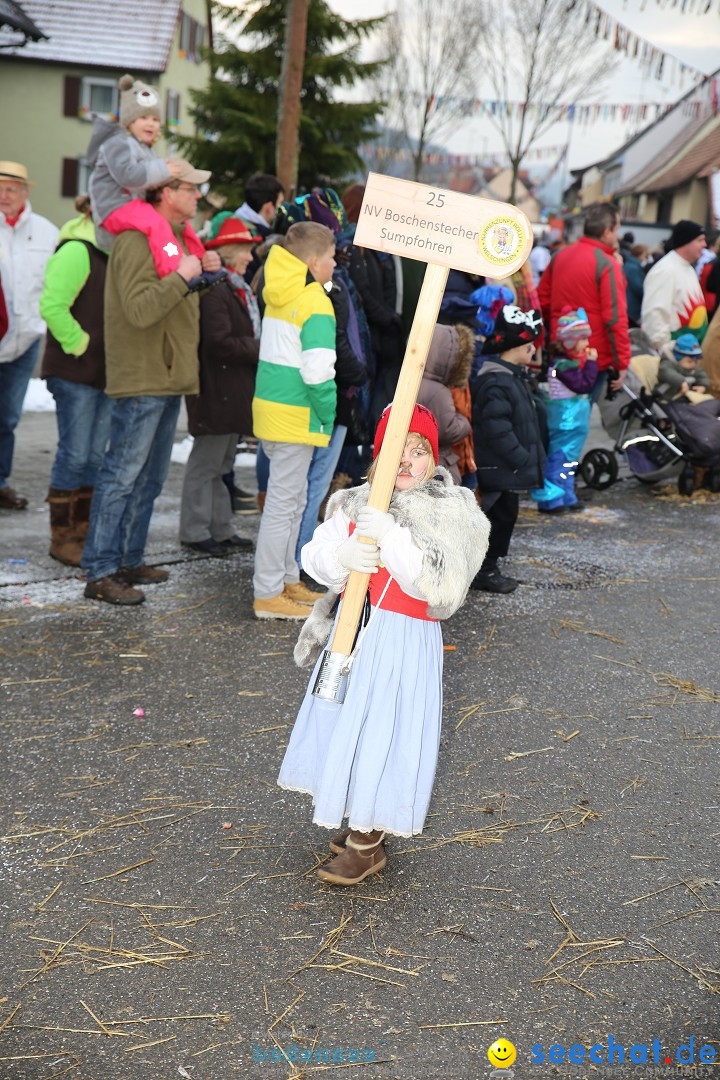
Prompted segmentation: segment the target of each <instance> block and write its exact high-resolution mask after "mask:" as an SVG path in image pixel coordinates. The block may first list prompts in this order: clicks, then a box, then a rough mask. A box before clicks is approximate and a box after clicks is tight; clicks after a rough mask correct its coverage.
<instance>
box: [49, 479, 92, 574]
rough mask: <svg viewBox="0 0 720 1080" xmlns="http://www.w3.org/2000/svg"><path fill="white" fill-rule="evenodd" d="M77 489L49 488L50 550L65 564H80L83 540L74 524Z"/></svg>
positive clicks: (54, 557)
mask: <svg viewBox="0 0 720 1080" xmlns="http://www.w3.org/2000/svg"><path fill="white" fill-rule="evenodd" d="M74 496H75V491H62V490H61V489H60V488H52V487H51V488H49V489H48V493H47V498H46V500H45V502H46V503H48V504H49V506H50V552H49V554H50V555H51V556H52V557H53V559H57V561H58V562H61V563H64V564H65V566H79V565H80V559H81V557H82V549H83V546H82V542H81V541H80V540H78V538H77V535H76V533H75V528H74V526H73V513H72V509H73V499H74Z"/></svg>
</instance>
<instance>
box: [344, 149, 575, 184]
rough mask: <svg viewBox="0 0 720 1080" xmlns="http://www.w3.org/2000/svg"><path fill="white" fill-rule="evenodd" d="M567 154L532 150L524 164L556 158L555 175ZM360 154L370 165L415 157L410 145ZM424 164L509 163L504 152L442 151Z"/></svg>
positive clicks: (424, 156) (428, 156) (424, 157)
mask: <svg viewBox="0 0 720 1080" xmlns="http://www.w3.org/2000/svg"><path fill="white" fill-rule="evenodd" d="M567 152H568V146H567V143H565V144H564V145H563V146H543V147H533V148H531V149H530V150H529V151H528V152H527V153H526V154H525V155H524V157H523V161H526V160H530V159H535V160H542V159H543V158H549V157H554V158H556V160H555V163H554V164H553V166H552V168H551V169H550V171H549V173H548V174H547V175H548V176H553V175H554V174H555V173H556V172H557V170H558V169H559V168H560V165H561V164H562V163H563V161H564V160H565V158H566V157H567ZM359 154H360V156H361V157H362V158H363V160H364V161H366V162H368V163H369V162H383V163H388V162H393V161H411V160H413V159H414V157H415V154H414V153H413V151H412V150H411V149H410V148H409V147H407V146H399V147H394V146H373V145H372V144H370V143H368V144H366V145H364V146H361V147H360V148H359ZM422 161H423V164H424V165H443V166H445V167H446V168H473V167H474V168H482V167H485V166H491V165H492V166H493V167H495V168H497V167H499V166H503V165H505V163H506V162H507V155H506V154H505V153H499V154H498V153H495V154H451V153H449V152H447V151H444V150H443V151H433V152H426V153H423V154H422Z"/></svg>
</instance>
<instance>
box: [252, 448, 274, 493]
mask: <svg viewBox="0 0 720 1080" xmlns="http://www.w3.org/2000/svg"><path fill="white" fill-rule="evenodd" d="M255 478H256V480H257V486H258V491H264V492H266V491H267V489H268V480H269V479H270V459H269V457H268V456H267V454H266V453H265V451H264V450H263V444H262V443H261V442H259V443H258V447H257V453H256V455H255Z"/></svg>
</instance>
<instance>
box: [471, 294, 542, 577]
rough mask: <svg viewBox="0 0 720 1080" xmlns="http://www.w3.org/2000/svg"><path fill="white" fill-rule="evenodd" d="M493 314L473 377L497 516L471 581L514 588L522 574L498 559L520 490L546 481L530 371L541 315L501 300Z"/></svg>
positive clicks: (478, 447) (477, 434)
mask: <svg viewBox="0 0 720 1080" xmlns="http://www.w3.org/2000/svg"><path fill="white" fill-rule="evenodd" d="M491 314H492V315H493V316H494V319H495V324H494V326H493V329H492V331H491V333H490V334H489V335H488V337H487V338H486V339H485V344H484V345H483V354H484V356H485V362H484V363H483V366H482V367H481V368H480V372H479V374H478V376H477V378H476V379H475V381H474V382H473V383H472V385H471V393H472V423H473V438H474V441H475V461H476V463H477V478H478V488H479V490H480V492H481V493H482V508H483V510H484V511H485V513H486V514H487V516H488V518H489V520H490V544H489V547H488V552H487V555H486V557H485V561H484V562H483V564H482V566H481V567H480V571H479V572H478V573H477V574H476V575H475V578H474V580H473V582H472V585H471V588H473V589H480V590H481V591H482V592H491V593H511V592H513V591H514V590H515V589H516V588H517V587H518V584H519V582H518V581H517V580H516V579H515V578H511V577H509V576H507V575H506V574H503V573H501V571H500V569H499V567H498V559H501V558H504V557H505V556H506V555H507V553H508V549H509V547H510V538H511V537H512V534H513V529H514V528H515V522H516V521H517V517H518V512H519V509H520V494H519V493H520V492H521V491H527V489H528V488H532V487H537V486H539V485H540V484H542V482H543V475H544V473H543V470H544V466H545V447H544V443H543V436H542V427H541V424H544V415H543V414H544V408H543V407H542V402H540V401H539V399H537V398H536V397H535V395H534V394H533V391H532V386H531V382H530V375H529V372H528V365H529V364H530V362H531V361H532V359H533V357H534V355H535V341H536V339H537V337H538V335H539V334H540V331H541V329H542V316H541V314H540V312H539V311H538V310H535V309H531V310H530V311H521V310H520V308H518V307H516V306H515V305H514V304H503V302H502V300H498V301H496V302H495V304H493V305H492V307H491Z"/></svg>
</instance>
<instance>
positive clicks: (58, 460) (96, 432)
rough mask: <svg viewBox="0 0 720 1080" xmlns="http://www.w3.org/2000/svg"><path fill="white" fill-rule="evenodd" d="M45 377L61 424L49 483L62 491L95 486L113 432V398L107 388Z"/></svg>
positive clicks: (53, 376) (52, 376)
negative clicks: (111, 424)
mask: <svg viewBox="0 0 720 1080" xmlns="http://www.w3.org/2000/svg"><path fill="white" fill-rule="evenodd" d="M46 381H47V388H48V390H49V391H50V393H51V394H52V396H53V397H54V398H55V408H56V415H57V428H58V445H57V451H56V453H55V461H54V462H53V467H52V472H51V474H50V485H51V487H54V488H58V489H60V490H61V491H72V490H74V489H75V488H81V487H95V480H96V478H97V473H98V469H99V468H100V465H101V464H102V459H103V454H104V453H105V447H106V446H107V441H108V437H109V435H110V414H111V412H112V400H111V399H110V398H109V397H108V396H107V394H106V393H105V392H104V390H97V389H96V388H95V387H94V386H85V385H83V383H74V382H70V381H69V380H68V379H60V378H58V377H57V376H56V375H51V376H50V378H49V379H47V380H46Z"/></svg>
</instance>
